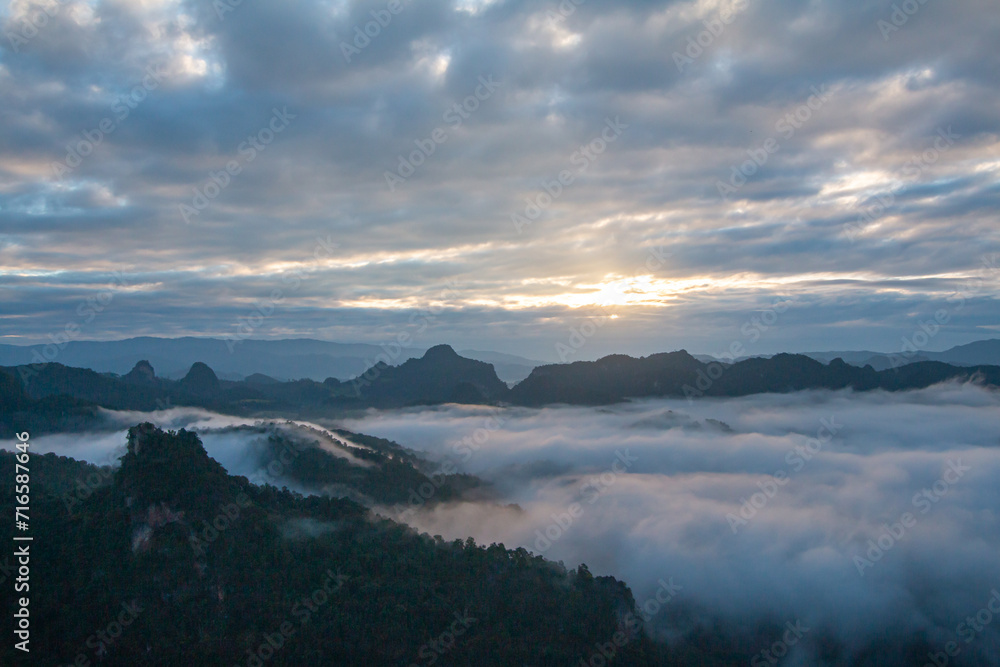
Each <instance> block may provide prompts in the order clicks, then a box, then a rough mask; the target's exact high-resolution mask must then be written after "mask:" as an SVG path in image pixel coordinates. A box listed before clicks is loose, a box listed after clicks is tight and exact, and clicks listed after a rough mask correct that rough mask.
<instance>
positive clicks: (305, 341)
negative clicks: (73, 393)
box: [0, 336, 544, 382]
mask: <svg viewBox="0 0 1000 667" xmlns="http://www.w3.org/2000/svg"><path fill="white" fill-rule="evenodd" d="M424 352H425V350H424V348H417V347H415V348H403V349H402V350H401V351H400V352H399V356H398V357H396V358H392V359H390V362H391V364H392V365H398V364H401V363H403V362H405V361H406V360H407V359H411V358H417V357H420V356H422V355H423V353H424ZM462 354H463V356H465V357H468V358H470V359H478V360H479V361H485V362H489V363H494V366H495V368H496V371H497V374H498V375H499V376H500V377H501V378H502V379H503V380H504V381H506V382H518V381H520V380H523V379H524V378H525V377H527V376H528V374H529V373H530V372H531V369H532V368H534V367H535V366H538V365H540V364H542V363H544V362H541V361H535V360H532V359H525V358H524V357H518V356H516V355H510V354H502V353H499V352H486V351H473V350H465V351H463V352H462ZM385 358H388V355H387V354H386V351H385V350H384V349H383V348H382V347H381V346H379V345H371V344H367V343H334V342H329V341H322V340H314V339H310V338H288V339H282V340H253V339H246V340H237V341H233V340H224V339H219V338H193V337H184V338H154V337H148V336H147V337H138V338H127V339H124V340H117V341H72V342H69V343H67V344H66V345H65V346H64V347H62V348H61V349H59V348H57V347H56V346H55V345H45V344H41V345H25V346H22V345H7V344H0V366H20V365H24V364H35V363H42V362H47V361H52V362H57V363H61V364H64V365H66V366H74V367H78V368H90V369H92V370H95V371H97V372H99V373H116V374H118V375H123V374H125V373H127V372H128V371H129V369H131V368H132V367H133V366H135V364H136V363H137V362H139V361H141V360H147V361H149V362H150V363H151V364H152V365H153V366H154V367H155V368H158V369H160V375H161V377H165V378H171V379H179V378H181V377H183V376H184V374H185V373H186V372H187V371H188V369H189V368H190V367H191V364H193V363H195V362H196V361H201V362H203V363H205V364H206V365H208V366H209V367H210V368H211V369H212V370H213V371H214V372H215V373H216V374H217V375H218V377H219V378H220V379H223V380H241V379H244V378H246V377H248V376H250V375H253V374H259V375H266V376H269V377H272V378H274V379H277V380H299V379H303V378H308V379H311V380H316V381H322V380H324V379H326V378H328V377H333V378H337V379H338V380H347V379H350V378H353V377H356V376H358V375H360V374H361V373H363V372H364V371H366V370H368V368H370V367H371V366H372V365H374V364H376V363H377V362H378V361H379V360H380V359H385Z"/></svg>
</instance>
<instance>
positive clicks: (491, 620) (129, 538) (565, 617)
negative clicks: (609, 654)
mask: <svg viewBox="0 0 1000 667" xmlns="http://www.w3.org/2000/svg"><path fill="white" fill-rule="evenodd" d="M31 465H32V482H33V484H32V506H31V510H32V513H31V531H32V536H33V537H34V542H32V543H31V566H32V569H33V571H36V572H44V573H45V574H46V576H47V577H48V580H49V581H50V582H52V583H54V585H51V584H50V585H41V586H37V587H35V586H32V587H31V612H32V616H31V618H32V620H34V619H39V621H42V620H44V622H38V623H33V624H32V628H31V630H32V634H31V639H32V642H31V655H30V661H28V662H23V661H21V658H20V657H19V655H18V654H19V652H18V651H16V650H15V649H14V647H13V642H10V641H9V642H5V643H4V645H3V646H2V647H0V664H7V665H19V664H28V663H29V662H30V664H39V665H56V664H69V663H70V662H72V663H73V664H91V665H94V664H101V665H107V666H108V667H118V666H129V667H134V666H136V665H205V666H207V667H215V666H220V667H222V666H224V667H232V665H235V664H241V665H244V664H267V665H275V666H291V665H296V666H298V665H408V664H413V663H419V664H430V663H429V662H427V661H426V660H425V659H426V658H428V657H435V658H436V659H441V658H442V657H443V660H442V664H455V665H473V664H474V665H526V664H532V665H535V664H546V665H575V664H577V662H578V661H579V660H580V656H589V655H591V654H593V653H594V652H595V650H597V649H595V646H599V645H601V644H602V643H606V642H608V640H609V638H611V637H612V636H616V635H615V633H616V632H619V631H621V632H625V633H626V634H625V635H623V636H624V637H626V638H627V641H625V642H623V643H624V646H617V645H611V644H608V646H611V647H612V648H613V649H614V651H615V654H616V660H617V661H618V662H621V664H627V665H637V666H644V665H652V664H656V662H654V658H653V654H654V652H655V648H654V647H653V645H652V644H651V642H650V641H649V639H648V638H647V637H646V635H645V634H644V633H643V631H642V628H641V626H640V625H639V624H638V623H632V622H630V623H628V624H626V623H625V619H626V618H627V617H628V615H629V614H631V615H632V618H638V610H637V609H636V608H635V602H634V600H633V597H632V594H631V592H630V591H629V589H628V587H627V586H625V584H623V583H622V582H620V581H617V580H615V579H613V578H612V577H594V576H592V575H591V574H590V572H589V570H588V569H587V567H586V566H585V565H581V566H580V567H579V568H578V569H576V570H573V571H567V570H566V569H565V568H564V567H562V566H561V565H560V564H555V563H552V562H549V561H546V560H544V559H543V558H542V557H540V556H535V555H533V554H531V553H530V552H528V551H527V550H525V549H523V548H519V549H513V550H511V549H507V548H505V547H504V546H503V545H497V544H493V545H491V546H489V547H485V546H480V545H477V544H475V543H474V541H473V540H472V539H471V538H469V539H468V540H465V541H463V540H455V541H452V542H446V541H444V540H443V539H442V538H441V537H439V536H436V537H431V536H430V535H426V534H418V533H417V532H415V531H414V530H413V529H411V528H408V527H406V526H403V525H400V524H397V523H394V522H392V521H389V520H386V519H383V518H381V517H378V516H375V515H373V514H371V513H370V512H369V511H368V510H366V509H365V508H364V507H362V506H361V505H358V504H356V503H354V502H352V501H350V500H346V499H338V498H331V497H319V496H310V497H302V496H300V495H298V494H295V493H292V492H290V491H288V490H287V489H284V490H278V489H276V488H275V487H273V486H256V485H253V484H250V483H249V482H248V481H247V480H246V478H243V477H234V476H230V475H227V474H226V472H225V470H224V469H223V468H222V466H221V465H219V464H218V463H217V462H215V461H214V460H213V459H211V458H209V457H208V455H207V454H206V453H205V451H204V448H203V447H202V446H201V443H200V441H199V439H198V437H197V436H196V435H195V434H193V433H190V432H186V431H179V432H176V433H174V432H164V431H161V430H159V429H157V428H155V427H153V426H152V425H150V424H140V425H138V426H136V427H134V428H132V429H131V430H130V431H129V435H128V452H127V453H126V454H125V455H124V456H123V457H122V461H121V467H120V468H119V469H118V470H117V471H116V472H114V473H113V475H111V478H110V480H109V481H108V482H106V483H103V484H101V485H98V486H93V487H90V489H89V495H87V496H86V497H84V498H80V499H78V500H77V502H76V503H75V504H74V505H73V506H72V511H67V506H66V502H65V498H66V497H67V495H66V494H67V492H66V490H67V489H73V488H75V487H76V486H77V484H78V483H79V480H81V479H87V476H88V475H93V473H94V467H93V466H89V465H87V464H85V463H81V462H76V461H73V460H71V459H66V458H64V457H57V456H54V455H52V454H46V455H44V456H34V457H32V464H31ZM14 467H15V457H14V455H13V454H12V453H10V452H0V474H2V475H3V476H4V478H5V479H13V477H14V473H15V471H14ZM95 476H96V475H95ZM0 511H3V512H4V513H5V514H6V515H8V516H13V513H14V496H13V494H0ZM4 599H5V603H4V612H5V614H6V615H7V617H8V618H12V616H13V611H14V610H13V603H14V598H13V596H4ZM456 619H459V620H458V621H457V622H456ZM111 624H113V626H112V625H111ZM8 625H9V624H8ZM109 628H111V629H110V630H109ZM446 631H447V632H450V633H451V634H449V635H448V639H447V641H444V642H442V643H443V644H444V645H445V646H446V647H447V649H442V648H440V644H437V643H436V644H430V643H429V642H431V641H433V640H436V639H437V638H439V637H442V632H446ZM8 632H9V631H8ZM431 646H434V649H433V650H432V649H431V648H430V647H431ZM265 649H266V650H265ZM248 656H250V659H249V660H248ZM258 656H264V658H266V660H264V659H261V658H260V657H258ZM540 656H542V660H541V661H540ZM435 661H436V660H435Z"/></svg>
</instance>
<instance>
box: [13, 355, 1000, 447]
mask: <svg viewBox="0 0 1000 667" xmlns="http://www.w3.org/2000/svg"><path fill="white" fill-rule="evenodd" d="M948 380H953V381H977V382H980V383H983V384H986V385H989V386H1000V366H986V365H980V366H968V367H967V366H952V365H949V364H945V363H943V362H938V361H923V362H917V363H912V364H908V365H905V366H901V367H899V368H894V369H891V370H883V371H878V370H875V369H874V368H872V367H871V366H865V367H864V368H859V367H857V366H852V365H850V364H847V363H845V362H844V361H843V360H842V359H834V360H833V361H831V362H830V363H829V364H822V363H820V362H818V361H816V360H815V359H812V358H810V357H807V356H805V355H796V354H779V355H776V356H774V357H771V358H752V359H746V360H743V361H739V362H737V363H735V364H723V363H721V362H708V363H706V362H704V361H700V360H698V359H696V358H695V357H693V356H691V355H690V354H688V353H687V352H686V351H684V350H680V351H678V352H668V353H662V354H654V355H651V356H648V357H642V358H635V357H629V356H627V355H620V354H619V355H611V356H608V357H604V358H602V359H599V360H597V361H577V362H574V363H571V364H550V365H545V366H539V367H537V368H535V369H534V370H532V372H531V374H530V375H529V376H528V377H527V378H526V379H525V380H523V381H522V382H520V383H518V384H517V385H515V386H514V387H513V388H512V389H508V387H507V385H506V384H504V383H503V382H502V381H501V380H500V379H499V378H498V377H497V375H496V372H495V371H494V368H493V366H492V365H490V364H487V363H485V362H481V361H476V360H473V359H467V358H465V357H462V356H460V355H458V354H457V353H456V352H455V351H454V350H453V349H452V348H451V347H450V346H448V345H438V346H435V347H433V348H431V349H430V350H428V351H427V352H426V353H425V354H424V356H423V357H421V358H420V359H410V360H408V361H407V362H405V363H404V364H402V365H400V366H389V365H387V364H385V363H378V364H376V365H374V366H372V367H371V368H369V369H368V370H367V371H366V372H364V373H363V374H361V375H359V376H358V377H356V378H354V379H352V380H351V381H350V382H341V381H340V380H337V379H336V378H332V377H331V378H327V379H326V380H324V381H323V382H316V381H314V380H296V381H290V382H278V381H275V380H273V378H268V377H266V376H263V375H256V376H252V377H251V379H249V380H246V381H239V382H232V381H226V380H219V379H218V377H217V376H216V374H215V373H214V371H213V370H212V369H211V368H210V367H209V366H208V365H206V364H204V363H202V362H197V363H195V364H193V365H192V367H191V369H190V370H189V371H188V373H187V375H185V377H184V378H182V379H181V380H167V379H163V378H159V377H157V376H156V373H155V370H154V368H153V366H152V365H151V364H150V363H149V362H148V361H147V360H140V361H139V362H138V363H137V364H136V365H135V367H134V368H133V369H132V370H131V371H129V373H127V374H126V375H124V376H119V375H114V374H109V373H103V374H102V373H97V372H95V371H92V370H89V369H82V368H71V367H67V366H64V365H62V364H57V363H47V364H36V365H26V366H18V367H8V368H3V367H0V408H5V409H4V410H3V414H2V415H0V432H7V431H10V430H11V429H13V428H14V425H15V424H17V423H24V422H26V421H30V422H31V423H38V422H39V418H37V415H35V418H32V417H31V415H32V414H34V413H36V412H38V411H39V410H42V409H43V408H44V409H45V410H47V411H48V412H46V414H48V415H50V416H52V415H53V414H56V413H58V414H62V415H63V417H62V418H61V419H63V420H65V419H66V418H70V417H72V418H73V419H85V418H87V417H88V415H93V414H94V413H93V411H92V410H89V411H88V409H87V408H88V406H100V407H104V408H109V409H116V410H156V409H163V408H167V407H172V406H175V405H176V406H180V405H186V406H198V407H204V408H207V409H212V410H217V411H219V412H226V413H230V414H240V415H269V416H274V415H282V416H291V415H295V416H311V415H326V414H329V413H330V412H331V411H351V410H361V409H367V408H372V407H375V408H398V407H407V406H419V405H438V404H442V403H466V404H493V405H500V404H513V405H521V406H543V405H550V404H555V403H565V404H571V405H604V404H611V403H616V402H620V401H625V400H628V399H632V398H646V397H661V396H662V397H687V398H692V399H693V398H699V397H702V396H746V395H749V394H757V393H786V392H794V391H801V390H806V389H853V390H855V391H870V390H873V389H882V390H886V391H901V390H907V389H921V388H924V387H928V386H930V385H932V384H936V383H939V382H944V381H948ZM32 419H34V421H32ZM19 420H20V421H19ZM56 421H58V420H56ZM41 423H42V425H43V426H44V423H45V421H44V420H41Z"/></svg>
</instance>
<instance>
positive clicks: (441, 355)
mask: <svg viewBox="0 0 1000 667" xmlns="http://www.w3.org/2000/svg"><path fill="white" fill-rule="evenodd" d="M423 358H424V359H425V360H426V361H444V360H451V359H458V358H459V356H458V353H457V352H455V349H454V348H453V347H452V346H451V345H435V346H434V347H432V348H430V349H429V350H427V352H425V353H424V356H423Z"/></svg>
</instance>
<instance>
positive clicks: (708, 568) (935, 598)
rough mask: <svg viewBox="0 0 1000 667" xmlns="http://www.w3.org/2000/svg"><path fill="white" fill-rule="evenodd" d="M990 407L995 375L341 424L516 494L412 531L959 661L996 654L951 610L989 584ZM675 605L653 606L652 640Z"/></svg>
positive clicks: (998, 402) (992, 533)
mask: <svg viewBox="0 0 1000 667" xmlns="http://www.w3.org/2000/svg"><path fill="white" fill-rule="evenodd" d="M998 407H1000V395H998V394H997V393H995V392H990V391H985V390H982V389H979V388H976V387H974V386H972V385H964V386H963V385H940V386H937V387H933V388H931V389H927V390H924V391H917V392H910V393H904V394H887V393H882V392H875V393H871V394H853V393H850V392H835V393H833V392H801V393H798V394H791V395H760V396H752V397H747V398H739V399H727V400H700V401H696V402H694V403H690V404H689V403H687V402H686V401H684V400H657V401H641V402H636V403H632V404H627V405H623V406H616V407H614V408H609V409H593V408H548V409H543V410H519V409H512V410H507V411H503V412H492V411H489V410H488V409H486V408H474V407H459V406H449V407H444V408H440V409H438V410H420V411H407V412H390V413H373V414H372V415H371V416H370V417H369V418H365V419H362V420H358V421H356V422H351V423H350V424H349V425H348V426H349V427H350V428H356V429H358V430H360V431H364V432H369V433H373V434H376V435H379V436H382V437H388V438H393V439H396V440H398V441H399V442H400V443H401V444H403V445H405V446H409V447H413V448H415V449H418V450H421V451H425V452H428V453H429V454H430V455H432V456H434V457H435V458H438V459H440V460H441V461H442V462H444V461H452V462H454V463H455V464H456V465H457V466H458V467H459V468H460V469H462V470H464V471H466V472H472V473H475V474H477V475H481V476H482V477H484V478H486V479H488V480H491V481H493V482H494V483H495V484H496V485H497V487H498V488H499V489H500V490H501V491H502V492H503V493H502V495H503V498H504V501H505V502H506V503H516V504H517V505H518V506H519V507H520V510H517V509H514V508H510V507H498V506H496V505H490V504H473V503H464V504H459V505H454V504H451V505H444V506H438V507H436V508H435V509H434V510H433V511H425V510H424V509H422V508H420V509H417V510H416V511H413V512H405V511H404V512H403V514H402V515H403V518H404V519H405V520H407V521H409V522H410V523H412V524H414V525H416V526H418V527H419V528H421V529H422V530H425V531H427V532H429V533H431V534H434V533H440V534H441V535H443V536H445V537H446V538H452V537H456V536H465V535H472V536H474V537H475V538H476V539H477V540H480V541H483V542H487V543H488V542H492V541H497V542H503V543H504V544H505V545H507V546H514V545H517V546H525V547H527V548H529V549H532V550H533V551H535V552H536V553H539V552H540V553H543V554H544V555H545V556H546V557H549V558H553V559H561V560H564V561H565V562H566V563H567V564H573V565H576V564H578V563H580V562H586V563H587V565H588V566H590V568H591V569H592V570H593V571H594V572H595V573H597V572H600V573H602V574H607V573H610V574H614V575H616V576H619V577H622V578H623V579H625V580H626V581H627V582H628V583H629V584H630V585H631V586H632V587H633V590H634V592H635V596H636V600H637V601H638V602H639V603H640V604H642V603H643V602H644V601H648V600H651V599H653V596H654V595H655V593H656V591H657V589H658V582H659V581H660V580H661V579H662V580H664V581H667V582H669V581H670V580H671V578H672V581H673V583H674V584H676V585H678V586H681V587H682V590H681V592H680V593H679V594H678V596H677V598H676V601H675V602H674V603H672V605H673V606H672V607H671V610H672V611H675V612H679V611H681V610H687V613H688V614H692V615H693V616H694V618H695V619H697V620H694V621H692V620H691V618H690V617H687V621H686V623H695V624H697V623H699V622H701V623H706V624H707V623H709V622H710V621H711V620H716V621H718V620H719V619H721V620H722V626H721V627H724V628H729V631H730V632H733V633H734V634H737V635H738V634H740V632H741V631H740V630H738V629H737V628H746V629H748V631H751V632H752V631H753V629H754V628H758V627H760V624H762V623H767V622H772V623H775V624H776V625H777V626H781V625H783V624H784V623H785V622H793V623H794V622H795V621H801V622H802V623H804V624H805V626H807V627H809V628H811V632H810V633H809V635H808V636H807V637H806V639H805V640H804V641H803V642H801V643H799V644H797V646H796V647H795V650H794V651H793V652H792V654H791V655H790V656H789V660H790V662H787V663H783V664H803V665H813V664H821V663H822V662H823V661H820V660H819V659H818V656H819V651H820V648H821V647H822V646H824V642H828V641H834V642H839V643H840V644H841V645H843V646H844V647H845V651H846V653H844V654H842V656H841V657H842V658H845V659H846V658H849V657H850V656H854V658H855V659H857V658H859V656H860V655H862V654H863V652H864V651H865V650H869V651H870V650H871V648H872V646H873V645H878V643H879V642H887V645H888V647H894V648H896V649H898V648H900V647H901V646H904V645H905V644H906V642H907V641H912V640H913V639H914V638H916V637H920V636H921V633H924V634H925V636H926V639H927V641H928V648H933V650H934V651H941V650H944V648H945V647H946V646H947V645H948V643H949V642H952V641H954V642H956V643H957V644H958V646H959V647H960V650H961V658H962V659H963V660H964V661H965V662H964V663H963V664H1000V654H998V652H997V646H1000V614H996V613H993V612H991V614H992V618H993V619H995V620H992V621H988V622H986V623H985V624H984V625H982V626H981V629H980V630H976V629H975V628H976V627H977V626H976V624H977V623H978V624H982V623H983V619H985V618H986V615H984V616H983V618H982V619H980V620H979V621H975V622H974V623H973V624H971V625H970V624H969V623H968V622H967V621H966V619H967V617H970V616H972V617H973V618H975V616H976V614H978V613H979V611H980V610H981V609H984V608H986V605H987V603H988V602H989V601H990V598H991V594H992V593H991V591H994V590H1000V562H998V560H997V558H996V554H997V553H998V550H1000V522H998V513H1000V495H998V489H997V485H996V480H997V479H998V475H1000V411H998V409H997V408H998ZM418 501H419V497H417V498H416V499H415V500H414V501H413V503H412V505H413V506H414V507H420V505H419V502H418ZM745 502H746V504H744V503H745ZM574 503H576V504H577V506H576V507H575V508H574ZM395 509H396V513H397V514H399V510H400V509H403V510H405V508H395ZM574 509H576V511H575V512H574V511H573V510H574ZM390 511H391V510H390ZM886 526H887V527H886ZM869 540H871V542H869ZM993 605H994V607H997V606H998V605H1000V600H998V601H997V602H994V603H993ZM686 623H685V622H682V621H681V620H679V619H678V617H677V616H675V615H671V614H667V613H661V614H659V615H657V616H655V617H654V618H653V619H652V625H653V627H654V630H655V631H656V632H658V634H659V636H660V637H661V638H671V637H675V638H676V636H677V635H678V634H679V630H681V629H684V628H688V627H689V626H688V625H687V624H686ZM963 624H964V625H963ZM966 640H969V641H968V643H967V642H966ZM765 648H767V646H766V645H762V646H759V647H758V648H755V649H753V650H754V651H756V650H763V649H765ZM890 655H891V653H890ZM869 657H870V656H869ZM919 657H920V658H925V657H926V655H925V654H920V656H919ZM853 662H854V661H853V660H850V659H848V660H846V662H841V663H837V664H852V663H853ZM761 664H766V663H761ZM823 664H825V663H823ZM871 664H883V663H871Z"/></svg>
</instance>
